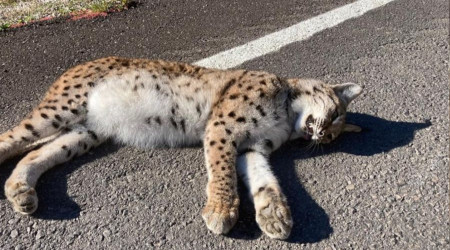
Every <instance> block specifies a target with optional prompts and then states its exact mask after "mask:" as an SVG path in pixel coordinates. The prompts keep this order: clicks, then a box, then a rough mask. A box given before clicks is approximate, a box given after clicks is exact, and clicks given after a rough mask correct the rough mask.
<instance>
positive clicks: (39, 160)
mask: <svg viewBox="0 0 450 250" xmlns="http://www.w3.org/2000/svg"><path fill="white" fill-rule="evenodd" d="M103 141H104V139H103V138H99V137H98V136H97V135H96V134H95V133H94V132H92V131H89V130H87V129H86V128H85V127H84V126H81V125H79V126H76V127H73V128H72V129H71V131H69V132H66V133H64V134H62V135H61V136H59V137H58V138H56V139H55V140H54V141H51V142H49V143H48V144H45V145H44V146H42V147H41V148H39V149H37V150H35V151H32V152H30V153H28V154H27V155H26V156H25V157H24V158H23V159H22V160H21V161H20V162H19V163H18V164H17V166H16V168H15V169H14V171H13V172H12V174H11V176H10V177H9V178H8V180H7V181H6V183H5V194H6V197H7V198H8V200H9V201H10V202H11V203H12V205H13V207H14V210H16V211H17V212H19V213H22V214H31V213H33V212H34V211H36V209H37V205H38V198H37V195H36V191H35V189H34V188H35V186H36V183H37V180H38V179H39V177H40V176H41V175H42V174H43V173H44V172H45V171H47V170H49V169H50V168H52V167H53V166H55V165H57V164H61V163H64V162H66V161H68V160H70V159H72V158H73V157H75V156H79V155H82V154H84V153H86V152H88V151H89V150H90V149H91V148H92V147H95V146H98V145H99V144H100V143H102V142H103Z"/></svg>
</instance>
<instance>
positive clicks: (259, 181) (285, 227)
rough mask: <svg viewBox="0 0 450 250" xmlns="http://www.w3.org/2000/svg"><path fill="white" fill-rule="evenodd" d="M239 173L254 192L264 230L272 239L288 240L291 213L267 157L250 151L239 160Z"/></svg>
mask: <svg viewBox="0 0 450 250" xmlns="http://www.w3.org/2000/svg"><path fill="white" fill-rule="evenodd" d="M237 170H238V174H239V176H240V177H241V178H242V180H243V181H244V183H245V184H246V186H247V188H248V190H249V191H250V195H251V197H252V200H253V202H254V204H255V211H256V222H257V223H258V225H259V227H260V228H261V230H262V231H263V232H264V233H266V234H267V235H268V236H269V237H270V238H273V239H286V238H287V237H288V236H289V234H290V232H291V229H292V218H291V212H290V210H289V206H288V204H287V202H286V197H285V196H284V194H283V193H282V191H281V188H280V186H279V185H278V181H277V179H276V178H275V176H274V175H273V173H272V171H271V170H270V165H269V162H268V161H267V158H266V157H265V156H264V155H263V154H261V153H260V152H257V151H251V152H248V153H246V154H243V155H241V156H239V157H238V160H237Z"/></svg>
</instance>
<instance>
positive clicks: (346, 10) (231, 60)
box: [194, 0, 394, 69]
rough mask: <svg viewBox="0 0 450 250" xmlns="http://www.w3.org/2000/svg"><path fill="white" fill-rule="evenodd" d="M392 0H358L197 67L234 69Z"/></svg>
mask: <svg viewBox="0 0 450 250" xmlns="http://www.w3.org/2000/svg"><path fill="white" fill-rule="evenodd" d="M393 1H394V0H359V1H356V2H354V3H351V4H347V5H344V6H342V7H339V8H336V9H334V10H331V11H328V12H325V13H323V14H320V15H318V16H315V17H312V18H310V19H308V20H305V21H302V22H299V23H297V24H294V25H292V26H290V27H287V28H285V29H282V30H280V31H277V32H274V33H271V34H269V35H266V36H263V37H261V38H258V39H256V40H253V41H250V42H248V43H246V44H243V45H241V46H238V47H235V48H232V49H229V50H226V51H223V52H220V53H218V54H216V55H213V56H210V57H208V58H205V59H202V60H200V61H197V62H195V63H194V64H196V65H198V66H203V67H210V68H218V69H228V68H233V67H236V66H238V65H240V64H242V63H244V62H247V61H249V60H252V59H254V58H257V57H260V56H263V55H266V54H268V53H271V52H274V51H277V50H279V49H281V48H282V47H284V46H286V45H289V44H291V43H294V42H299V41H302V40H305V39H308V38H310V37H311V36H313V35H314V34H316V33H318V32H321V31H323V30H325V29H328V28H331V27H333V26H336V25H338V24H340V23H342V22H344V21H346V20H348V19H351V18H355V17H359V16H361V15H363V14H364V13H366V12H368V11H370V10H373V9H375V8H378V7H381V6H383V5H386V4H388V3H390V2H393Z"/></svg>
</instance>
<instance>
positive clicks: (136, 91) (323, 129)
mask: <svg viewBox="0 0 450 250" xmlns="http://www.w3.org/2000/svg"><path fill="white" fill-rule="evenodd" d="M361 91H362V88H361V87H360V86H359V85H357V84H354V83H344V84H338V85H328V84H325V83H323V82H321V81H318V80H312V79H285V78H280V77H278V76H276V75H273V74H270V73H267V72H261V71H247V70H218V69H208V68H203V67H197V66H193V65H189V64H185V63H178V62H168V61H162V60H154V61H152V60H146V59H126V58H118V57H108V58H102V59H98V60H94V61H91V62H86V63H83V64H81V65H78V66H76V67H73V68H71V69H69V70H68V71H67V72H66V73H64V74H63V75H62V76H61V77H59V78H58V79H57V80H56V81H55V83H53V85H52V86H51V87H50V89H49V91H48V92H47V93H46V95H45V97H44V99H43V100H42V102H41V103H40V104H39V105H38V106H37V107H36V108H35V109H34V110H33V111H32V112H31V113H30V114H29V115H28V116H27V117H26V118H25V119H24V120H23V121H21V122H20V124H19V125H18V126H16V127H14V128H13V129H11V130H9V131H6V132H5V133H3V134H1V135H0V163H2V162H3V161H4V160H6V159H8V158H10V157H13V156H15V155H18V154H21V153H25V152H27V151H31V152H29V153H28V154H26V155H25V156H24V158H23V159H22V160H21V161H20V162H19V163H18V164H17V167H16V168H15V169H14V170H13V172H12V174H11V176H10V177H9V178H8V180H7V181H6V184H5V193H6V197H7V198H8V200H9V201H10V202H11V203H12V205H13V207H14V209H15V210H16V211H18V212H19V213H22V214H31V213H33V212H34V211H35V210H36V208H37V206H38V198H37V194H36V191H35V186H36V182H37V180H38V178H39V177H40V176H41V175H42V174H43V173H44V172H45V171H47V170H48V169H50V168H52V167H53V166H55V165H58V164H61V163H64V162H67V161H69V160H70V159H72V158H74V157H76V156H80V155H82V154H84V153H86V152H88V151H89V150H90V149H92V148H93V147H97V146H99V145H100V144H101V143H103V142H105V141H106V140H107V139H113V140H114V141H116V142H118V143H122V144H126V145H133V146H137V147H141V148H148V147H154V146H169V147H174V146H182V145H193V144H199V143H203V146H204V153H205V162H206V169H207V173H208V183H207V187H206V192H207V201H206V205H205V206H204V209H203V211H202V217H203V219H204V221H205V222H206V225H207V227H208V228H209V229H210V230H211V231H212V232H214V233H216V234H225V233H227V232H228V231H229V230H230V229H231V228H232V227H233V225H234V224H235V222H236V220H237V218H238V206H239V196H238V193H237V187H236V186H237V177H238V176H240V177H241V178H242V180H243V181H244V183H245V184H246V186H247V187H248V190H249V192H250V196H251V198H252V201H253V202H254V206H255V211H256V221H257V223H258V225H259V227H260V228H261V230H262V231H264V232H265V233H266V234H267V235H268V236H269V237H271V238H276V239H286V238H287V237H288V236H289V234H290V232H291V228H292V218H291V214H290V210H289V207H288V205H287V202H286V198H285V196H284V195H283V192H282V190H281V188H280V186H279V184H278V181H277V179H276V178H275V176H274V175H273V173H272V172H271V167H270V166H269V161H268V157H269V155H270V154H271V152H273V151H274V150H276V149H277V148H279V147H280V145H281V144H283V143H284V142H286V141H288V140H291V139H296V138H303V139H306V140H311V141H312V142H313V143H328V142H330V141H332V140H334V139H335V138H336V137H337V136H338V135H339V134H340V133H341V132H345V131H355V132H359V131H360V128H359V127H357V126H355V125H350V124H346V123H345V116H346V109H347V106H348V104H349V103H350V102H351V101H352V100H353V99H354V98H356V97H357V96H358V95H359V94H360V93H361Z"/></svg>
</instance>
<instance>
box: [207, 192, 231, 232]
mask: <svg viewBox="0 0 450 250" xmlns="http://www.w3.org/2000/svg"><path fill="white" fill-rule="evenodd" d="M238 207H239V200H238V199H237V200H236V201H235V202H234V203H233V204H231V205H229V204H220V203H219V204H217V203H216V204H206V206H205V208H203V211H202V217H203V220H204V221H205V222H206V226H207V227H208V229H209V230H211V231H212V232H213V233H215V234H226V233H228V231H230V229H231V228H232V227H233V226H234V224H236V221H237V219H238V216H239V214H238Z"/></svg>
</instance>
